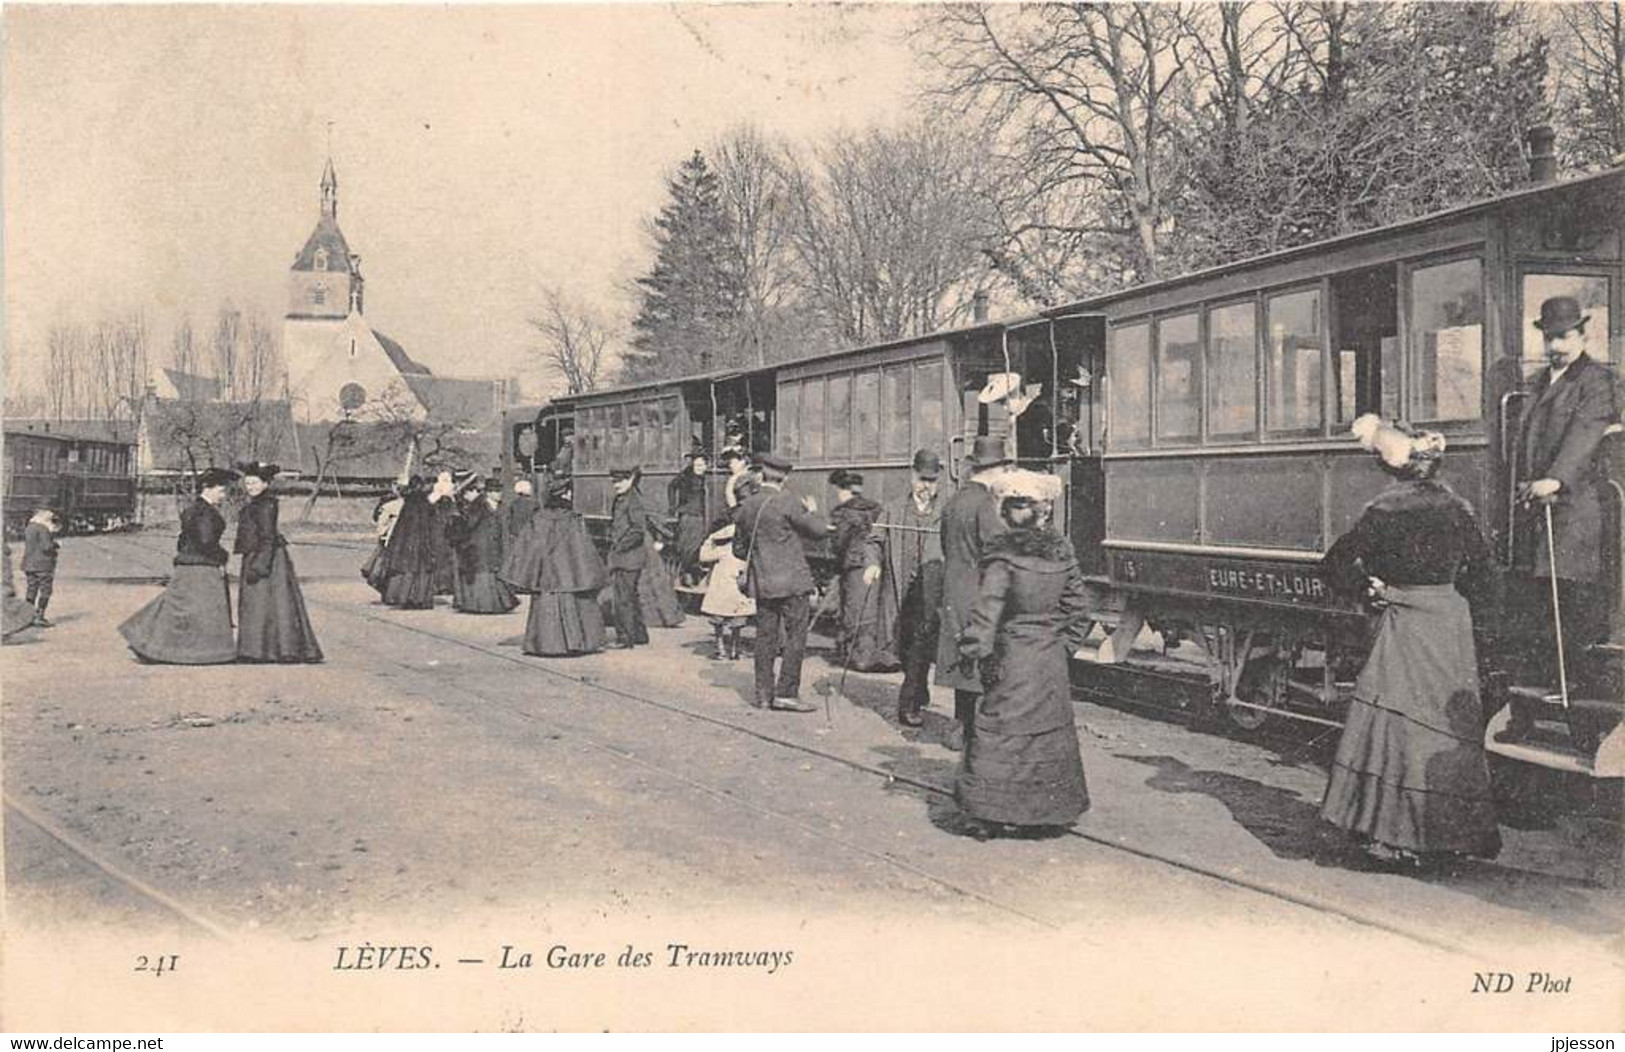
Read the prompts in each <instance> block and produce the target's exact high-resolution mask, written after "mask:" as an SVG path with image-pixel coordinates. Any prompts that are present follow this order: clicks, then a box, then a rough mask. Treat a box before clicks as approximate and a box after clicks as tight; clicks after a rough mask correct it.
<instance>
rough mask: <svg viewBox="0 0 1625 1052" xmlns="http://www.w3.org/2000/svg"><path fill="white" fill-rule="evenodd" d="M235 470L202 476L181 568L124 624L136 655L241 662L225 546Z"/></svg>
mask: <svg viewBox="0 0 1625 1052" xmlns="http://www.w3.org/2000/svg"><path fill="white" fill-rule="evenodd" d="M237 478H238V475H237V473H236V472H235V471H228V470H226V469H225V468H209V469H208V470H206V471H204V472H203V473H202V474H200V475H199V476H198V478H197V499H196V500H194V501H193V502H192V503H191V504H190V505H189V506H188V507H187V508H186V510H185V511H183V512H181V532H180V537H179V539H178V540H176V542H175V566H174V569H173V571H172V572H171V573H170V575H169V581H168V583H167V584H165V585H164V590H163V591H162V592H160V593H158V595H157V597H156V598H154V599H153V600H152V602H150V603H148V604H147V605H146V606H143V607H142V608H141V609H140V610H137V611H136V612H135V613H133V614H131V615H130V616H129V617H128V618H127V619H125V621H124V623H123V624H121V625H119V626H118V630H119V634H120V635H122V636H123V637H124V640H125V642H126V643H128V644H129V646H130V649H131V650H132V651H134V652H135V655H136V657H138V658H140V659H141V660H142V661H149V662H155V663H159V664H166V665H225V664H229V663H231V662H233V661H236V660H237V640H236V639H235V638H234V637H233V636H232V632H231V586H230V585H228V584H227V583H226V563H227V562H228V561H229V560H230V558H231V557H230V556H229V555H227V554H226V549H225V548H223V547H221V545H220V538H222V537H223V536H225V533H226V519H225V516H224V515H222V514H220V505H221V504H223V503H224V502H225V499H226V487H228V486H230V485H231V484H232V483H233V482H235V481H236V480H237Z"/></svg>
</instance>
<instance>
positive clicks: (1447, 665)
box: [1320, 414, 1501, 865]
mask: <svg viewBox="0 0 1625 1052" xmlns="http://www.w3.org/2000/svg"><path fill="white" fill-rule="evenodd" d="M1353 431H1354V434H1355V436H1356V437H1357V438H1358V439H1359V440H1360V443H1361V445H1363V446H1364V447H1365V448H1366V449H1368V450H1370V451H1372V452H1373V453H1375V454H1377V456H1378V457H1380V458H1381V461H1382V467H1383V470H1384V471H1386V472H1387V473H1388V474H1390V475H1392V476H1394V479H1395V481H1394V482H1393V483H1392V484H1390V485H1389V487H1388V488H1387V489H1385V490H1384V491H1383V492H1382V493H1379V494H1378V495H1377V496H1376V498H1375V499H1373V500H1372V501H1371V503H1369V504H1367V505H1366V507H1365V510H1364V511H1363V512H1362V514H1361V515H1360V518H1359V521H1357V522H1356V523H1355V524H1354V527H1353V529H1351V530H1349V531H1348V532H1347V533H1345V534H1344V535H1343V536H1342V537H1340V538H1338V540H1337V542H1336V543H1335V544H1333V545H1332V547H1331V549H1330V550H1329V551H1328V552H1327V553H1326V556H1325V558H1324V560H1323V561H1322V566H1323V567H1324V568H1325V571H1326V576H1327V580H1328V582H1329V583H1330V584H1331V586H1332V588H1333V589H1334V590H1335V591H1337V592H1338V593H1340V594H1342V595H1344V596H1347V597H1349V598H1352V599H1359V600H1364V601H1365V602H1366V603H1367V604H1369V605H1370V606H1371V607H1372V608H1374V609H1375V610H1376V611H1377V614H1378V622H1377V631H1376V637H1375V639H1374V640H1373V642H1372V646H1371V653H1370V656H1369V657H1367V658H1366V663H1365V667H1364V668H1362V669H1361V670H1360V675H1359V679H1358V680H1357V681H1356V683H1355V685H1354V696H1353V698H1352V701H1351V704H1350V706H1349V713H1348V718H1347V720H1346V721H1345V722H1344V725H1343V734H1342V737H1341V738H1340V739H1339V741H1338V745H1337V755H1336V758H1335V759H1334V760H1333V761H1332V773H1331V779H1330V781H1329V783H1328V784H1327V786H1326V798H1325V801H1324V802H1323V803H1322V804H1321V808H1320V814H1321V817H1322V818H1324V819H1326V820H1327V821H1328V822H1330V823H1332V824H1333V825H1335V826H1338V827H1339V828H1341V829H1345V830H1348V831H1349V832H1350V833H1352V834H1354V835H1355V836H1356V837H1357V838H1359V840H1360V841H1361V842H1362V844H1363V846H1365V847H1366V848H1367V850H1369V851H1370V852H1371V854H1373V855H1375V856H1376V857H1378V858H1379V859H1382V860H1383V861H1385V862H1389V863H1393V864H1404V865H1412V864H1417V863H1420V862H1423V861H1426V860H1428V859H1430V858H1439V857H1441V856H1448V855H1453V854H1469V855H1481V856H1485V857H1491V856H1494V855H1495V853H1496V852H1497V851H1498V850H1500V846H1501V834H1500V829H1499V827H1498V825H1497V823H1496V817H1495V805H1494V803H1493V801H1492V800H1491V797H1490V782H1489V768H1488V765H1487V763H1486V760H1485V757H1484V745H1483V741H1484V739H1483V734H1484V717H1483V710H1482V708H1481V706H1480V702H1479V693H1478V661H1477V657H1476V654H1475V652H1474V647H1473V622H1472V616H1471V612H1470V610H1469V608H1468V603H1467V598H1465V597H1466V596H1474V597H1476V596H1477V595H1480V594H1482V593H1483V592H1484V591H1485V590H1486V588H1487V587H1488V586H1489V585H1490V584H1491V583H1492V580H1493V577H1492V575H1493V570H1492V568H1491V558H1490V551H1489V545H1488V544H1487V543H1486V541H1485V540H1484V535H1483V533H1482V532H1481V531H1480V529H1479V526H1478V521H1477V520H1476V519H1475V518H1474V516H1473V512H1472V509H1471V508H1470V507H1469V506H1468V505H1467V502H1466V501H1464V500H1462V499H1461V498H1460V497H1459V496H1457V495H1456V494H1455V492H1454V491H1452V490H1451V489H1450V487H1449V486H1447V485H1445V484H1444V483H1443V482H1440V481H1439V480H1437V479H1436V478H1435V477H1434V476H1435V474H1436V473H1437V472H1438V470H1439V466H1440V461H1441V457H1442V454H1443V452H1444V445H1445V442H1444V438H1443V437H1442V436H1440V435H1437V434H1434V433H1432V432H1421V433H1419V434H1411V433H1407V432H1405V431H1401V430H1398V429H1396V428H1393V427H1390V426H1388V425H1386V424H1384V423H1382V421H1380V420H1379V419H1378V418H1377V417H1376V416H1374V415H1371V414H1366V415H1365V416H1362V417H1360V418H1359V419H1358V420H1356V421H1355V422H1354V428H1353Z"/></svg>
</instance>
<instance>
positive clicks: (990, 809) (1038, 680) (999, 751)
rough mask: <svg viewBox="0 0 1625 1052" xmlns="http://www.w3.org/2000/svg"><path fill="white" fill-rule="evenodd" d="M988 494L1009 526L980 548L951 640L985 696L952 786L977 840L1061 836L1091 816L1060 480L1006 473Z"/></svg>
mask: <svg viewBox="0 0 1625 1052" xmlns="http://www.w3.org/2000/svg"><path fill="white" fill-rule="evenodd" d="M989 489H990V490H991V494H992V496H993V498H994V499H995V500H996V501H997V502H998V508H999V515H1000V517H1001V518H1002V519H1003V521H1004V524H1005V526H1006V530H1005V532H1003V533H1001V534H999V535H997V536H994V537H990V538H989V539H988V542H987V545H986V547H985V548H984V550H983V555H982V571H981V577H980V583H979V586H978V588H977V595H976V600H975V603H974V604H973V605H972V607H971V609H970V612H969V616H968V617H967V619H966V622H965V626H964V629H963V631H962V632H961V633H960V636H959V654H960V657H961V658H962V659H963V661H964V662H965V663H967V664H969V663H972V662H974V663H975V664H976V670H977V673H978V675H979V677H980V679H981V685H982V690H983V692H982V696H981V698H980V699H979V700H978V701H977V703H976V706H975V710H974V712H973V713H972V717H971V718H972V720H973V721H974V722H973V725H972V728H971V733H969V734H968V735H966V738H965V751H964V755H963V757H962V759H961V760H960V765H959V774H958V777H957V779H956V780H955V783H954V795H955V798H956V799H957V800H958V802H959V806H960V808H961V809H962V810H963V811H964V813H965V815H966V817H967V818H968V819H970V822H971V825H970V828H969V832H970V833H971V834H972V835H973V836H977V837H979V838H980V837H986V836H989V835H994V834H996V833H999V832H1011V833H1019V832H1022V831H1041V830H1046V829H1049V830H1059V829H1062V828H1065V827H1067V826H1070V825H1072V824H1073V823H1074V822H1076V821H1077V819H1078V816H1079V815H1081V814H1083V812H1084V811H1086V810H1088V808H1089V790H1088V787H1087V785H1086V784H1085V782H1084V776H1083V759H1082V756H1081V755H1080V753H1079V750H1078V731H1077V724H1076V723H1075V717H1074V715H1073V711H1072V688H1071V680H1070V678H1069V674H1068V669H1069V667H1070V664H1071V657H1072V654H1073V652H1074V651H1075V650H1077V648H1078V647H1079V646H1081V645H1082V643H1083V639H1084V637H1085V636H1086V635H1087V634H1088V632H1089V627H1090V624H1091V622H1090V619H1089V614H1088V598H1087V595H1086V593H1085V592H1084V584H1083V573H1082V571H1081V570H1079V569H1078V560H1077V557H1076V555H1075V554H1074V553H1073V551H1072V544H1071V542H1070V541H1068V540H1067V539H1066V538H1065V537H1063V536H1061V534H1059V533H1058V532H1056V531H1055V529H1054V528H1053V527H1052V526H1051V519H1052V517H1053V515H1054V505H1055V501H1056V500H1057V499H1059V498H1060V496H1061V480H1060V479H1058V478H1056V477H1055V476H1053V475H1045V474H1040V473H1039V472H1034V471H1023V470H1012V471H1008V472H1003V473H1001V474H999V475H998V476H996V477H994V478H993V479H992V480H990V483H989Z"/></svg>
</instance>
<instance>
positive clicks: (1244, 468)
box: [1067, 169, 1625, 773]
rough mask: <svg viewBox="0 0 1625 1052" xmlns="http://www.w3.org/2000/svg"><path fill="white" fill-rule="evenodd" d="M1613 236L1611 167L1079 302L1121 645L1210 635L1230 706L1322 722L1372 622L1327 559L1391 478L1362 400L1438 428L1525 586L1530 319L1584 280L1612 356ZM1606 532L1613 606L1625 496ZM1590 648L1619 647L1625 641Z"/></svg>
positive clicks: (1622, 199)
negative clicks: (1100, 320)
mask: <svg viewBox="0 0 1625 1052" xmlns="http://www.w3.org/2000/svg"><path fill="white" fill-rule="evenodd" d="M1622 248H1625V170H1619V169H1615V170H1611V171H1607V172H1603V173H1600V174H1597V175H1592V176H1588V177H1585V178H1580V179H1575V180H1571V181H1568V182H1564V183H1547V184H1542V185H1535V186H1531V187H1528V188H1525V189H1521V190H1518V191H1515V192H1512V193H1507V194H1504V195H1502V196H1500V197H1497V198H1493V199H1490V200H1486V201H1480V202H1477V203H1473V204H1470V205H1466V206H1463V207H1458V208H1454V209H1450V210H1448V211H1445V212H1441V213H1438V214H1435V215H1430V216H1426V217H1423V218H1419V219H1416V220H1413V221H1409V222H1404V223H1399V224H1395V225H1393V226H1389V227H1384V228H1381V229H1376V230H1371V231H1367V232H1364V233H1359V234H1354V235H1350V236H1346V237H1341V238H1337V239H1334V240H1331V241H1325V242H1321V243H1318V244H1312V245H1306V246H1303V247H1300V248H1295V249H1291V250H1288V251H1283V252H1278V253H1275V254H1273V255H1269V256H1265V257H1262V258H1258V259H1253V260H1248V261H1245V262H1240V263H1236V264H1233V265H1229V266H1223V267H1218V268H1215V269H1212V270H1208V271H1204V272H1201V273H1196V274H1192V275H1189V276H1185V277H1179V278H1174V279H1170V280H1165V281H1159V282H1156V283H1152V284H1147V285H1142V286H1139V287H1135V288H1130V289H1125V290H1123V291H1120V292H1116V293H1113V294H1110V295H1105V296H1099V297H1095V298H1092V299H1090V300H1087V301H1084V302H1081V303H1077V304H1073V305H1071V306H1070V307H1068V308H1067V310H1068V312H1070V313H1074V314H1078V313H1089V314H1099V315H1103V316H1104V318H1105V320H1106V340H1105V356H1104V383H1103V384H1100V385H1098V387H1097V389H1096V400H1097V403H1098V404H1097V408H1098V409H1099V410H1102V411H1103V422H1102V423H1103V426H1102V439H1103V445H1104V452H1103V455H1102V458H1101V466H1102V471H1101V478H1100V484H1099V485H1098V486H1097V487H1096V488H1095V489H1094V490H1093V491H1090V490H1088V489H1086V488H1084V487H1078V486H1075V487H1074V501H1075V503H1077V502H1085V503H1089V502H1098V503H1099V504H1100V505H1101V506H1103V507H1104V508H1105V531H1104V532H1105V536H1104V539H1103V542H1102V545H1101V547H1102V550H1103V553H1104V566H1103V571H1104V572H1103V573H1102V574H1101V576H1100V577H1099V578H1098V579H1097V580H1096V584H1097V586H1098V593H1099V596H1100V601H1101V607H1102V612H1103V616H1105V615H1106V614H1108V613H1109V614H1111V615H1112V616H1116V617H1119V618H1121V620H1122V627H1121V629H1120V631H1119V632H1118V634H1117V636H1116V637H1114V640H1113V643H1114V647H1113V648H1112V649H1115V650H1116V651H1117V656H1119V657H1121V656H1122V652H1123V650H1125V649H1126V646H1125V644H1126V643H1127V641H1128V639H1129V638H1130V637H1131V636H1132V635H1133V634H1134V633H1135V632H1136V631H1137V630H1138V628H1139V625H1140V623H1141V622H1142V621H1149V622H1151V623H1152V624H1153V626H1154V627H1158V628H1160V629H1162V630H1163V632H1164V633H1165V635H1168V636H1172V637H1174V638H1176V639H1177V638H1180V637H1184V638H1186V639H1190V640H1193V641H1195V642H1198V643H1199V644H1200V645H1201V647H1202V650H1203V652H1204V653H1205V654H1206V655H1207V659H1208V662H1209V666H1210V675H1211V678H1212V682H1213V685H1214V688H1215V694H1216V696H1217V698H1218V699H1219V700H1220V702H1221V703H1222V704H1223V706H1224V708H1225V710H1226V711H1227V712H1228V714H1229V715H1230V716H1231V718H1233V719H1234V720H1235V721H1236V722H1237V723H1239V724H1242V725H1244V726H1249V727H1251V726H1257V725H1258V724H1259V723H1260V722H1261V721H1262V720H1264V719H1266V718H1268V717H1269V716H1270V715H1272V714H1284V715H1294V716H1299V717H1302V718H1308V719H1314V720H1319V721H1324V722H1331V723H1334V724H1335V722H1336V721H1337V719H1338V717H1339V714H1340V702H1341V692H1342V687H1343V685H1344V684H1346V682H1347V681H1348V680H1351V679H1352V677H1353V673H1354V671H1355V670H1356V669H1357V668H1358V665H1359V661H1360V657H1361V651H1362V648H1363V646H1364V645H1365V640H1366V630H1367V624H1366V617H1365V615H1364V614H1363V612H1362V611H1360V610H1358V609H1354V608H1351V607H1347V606H1344V605H1341V604H1340V603H1339V602H1338V601H1337V600H1336V599H1335V598H1334V597H1333V595H1332V593H1331V591H1330V589H1329V588H1328V587H1327V585H1326V582H1325V581H1324V579H1323V578H1322V577H1321V574H1320V570H1319V562H1320V559H1321V556H1322V554H1323V553H1324V552H1325V551H1326V549H1327V548H1328V547H1329V545H1330V544H1331V542H1332V541H1333V540H1335V539H1336V538H1337V537H1338V536H1339V535H1340V534H1341V533H1342V532H1344V531H1345V530H1346V529H1347V528H1349V527H1350V526H1351V525H1352V524H1353V522H1354V520H1355V519H1356V518H1357V517H1358V515H1359V514H1360V511H1361V509H1362V507H1363V506H1364V505H1365V503H1366V502H1367V501H1368V500H1369V499H1370V498H1371V497H1372V496H1374V495H1375V494H1376V493H1377V492H1378V491H1379V490H1380V489H1381V488H1382V487H1383V486H1384V485H1385V484H1386V481H1387V479H1386V477H1385V476H1384V475H1383V474H1382V472H1381V471H1380V470H1379V469H1378V467H1377V465H1376V463H1375V462H1374V460H1373V458H1372V457H1371V456H1369V455H1367V454H1365V453H1364V452H1362V451H1361V450H1360V449H1359V448H1358V447H1357V445H1356V443H1355V442H1354V441H1353V440H1352V439H1351V438H1350V437H1349V425H1350V423H1351V422H1352V421H1353V420H1354V418H1355V417H1356V416H1358V415H1359V414H1362V413H1367V412H1373V413H1379V414H1381V415H1382V416H1384V417H1386V418H1390V419H1394V418H1398V419H1401V420H1404V421H1408V422H1411V423H1414V424H1416V425H1420V426H1425V427H1427V428H1430V429H1434V430H1438V431H1440V432H1443V433H1444V434H1445V435H1446V436H1447V438H1448V441H1449V452H1448V453H1447V454H1446V461H1445V465H1446V466H1445V475H1444V477H1445V478H1446V479H1447V481H1448V482H1449V483H1450V484H1451V485H1452V486H1453V487H1454V488H1455V489H1456V491H1457V492H1458V493H1460V494H1461V495H1462V496H1463V497H1465V498H1466V499H1467V500H1469V501H1470V502H1471V503H1472V504H1473V505H1474V507H1475V508H1476V509H1477V511H1478V514H1479V517H1480V520H1481V522H1482V523H1483V525H1484V527H1485V528H1486V530H1487V532H1488V533H1489V535H1490V537H1491V540H1492V543H1493V544H1494V546H1495V548H1496V550H1497V552H1498V553H1499V554H1500V557H1501V559H1502V561H1503V563H1504V564H1505V567H1506V570H1507V577H1506V581H1507V585H1508V588H1507V591H1508V592H1509V593H1510V594H1512V595H1513V596H1517V595H1519V594H1520V593H1521V594H1528V590H1529V589H1530V588H1532V587H1537V586H1536V585H1535V583H1534V582H1533V581H1531V579H1530V578H1529V576H1528V574H1529V555H1530V548H1531V544H1530V542H1531V541H1532V538H1531V537H1528V536H1526V535H1525V534H1526V533H1527V532H1528V531H1527V529H1526V528H1525V527H1524V526H1523V525H1521V518H1520V516H1518V515H1517V514H1515V510H1516V509H1515V506H1514V502H1515V484H1516V482H1517V481H1518V475H1517V471H1518V466H1519V465H1518V450H1519V449H1520V439H1521V432H1520V427H1519V424H1520V419H1521V411H1522V409H1523V407H1524V405H1525V404H1526V402H1527V397H1528V394H1527V392H1528V385H1529V382H1530V381H1531V380H1532V379H1533V378H1534V377H1535V376H1536V375H1537V374H1538V373H1539V371H1540V368H1541V367H1542V365H1543V349H1542V344H1541V334H1540V332H1539V331H1538V330H1537V329H1535V327H1534V325H1533V321H1534V320H1535V318H1536V317H1538V313H1539V309H1540V304H1541V301H1542V300H1544V299H1546V298H1547V297H1550V296H1553V295H1559V294H1562V295H1572V296H1576V297H1578V298H1579V299H1580V301H1581V302H1582V303H1583V304H1584V305H1585V309H1586V310H1587V311H1588V312H1589V313H1590V314H1591V316H1592V326H1591V330H1590V331H1591V334H1592V338H1591V341H1590V342H1591V354H1592V356H1593V357H1594V358H1596V359H1598V360H1600V361H1604V362H1606V363H1607V364H1609V365H1610V366H1611V367H1615V366H1617V364H1618V362H1619V361H1620V358H1621V356H1622V353H1625V349H1622V342H1625V341H1622V337H1621V333H1622V328H1625V310H1622V309H1621V306H1622V300H1621V296H1622V293H1625V289H1622V283H1625V266H1622ZM1616 481H1617V480H1616ZM1614 493H1615V494H1616V497H1617V496H1618V495H1619V491H1618V487H1617V485H1616V486H1615V488H1614ZM1610 530H1611V534H1610V536H1611V540H1610V542H1609V547H1610V549H1611V551H1612V553H1613V554H1614V555H1615V558H1614V560H1613V575H1614V576H1613V581H1612V592H1613V596H1614V599H1615V601H1616V609H1617V601H1618V599H1619V597H1620V595H1621V579H1620V576H1619V559H1618V558H1617V555H1618V552H1619V548H1620V545H1619V516H1618V514H1617V509H1616V514H1615V515H1614V518H1613V521H1612V523H1611V525H1610ZM1518 606H1519V604H1517V603H1507V604H1504V605H1503V606H1502V607H1501V608H1499V609H1497V610H1494V611H1488V612H1485V613H1487V616H1485V617H1482V618H1481V621H1482V622H1483V623H1482V625H1481V628H1482V630H1483V633H1484V636H1483V640H1482V643H1483V645H1482V647H1481V649H1482V650H1483V651H1484V652H1485V653H1486V654H1487V655H1494V654H1498V653H1500V652H1501V651H1502V650H1503V647H1502V645H1501V644H1502V643H1503V642H1504V641H1505V640H1507V639H1509V638H1512V637H1515V636H1518V635H1525V636H1527V634H1528V633H1530V632H1535V631H1539V630H1540V629H1539V627H1538V626H1535V625H1531V624H1530V623H1529V622H1528V620H1527V618H1526V617H1521V616H1520V614H1519V612H1518V609H1517V607H1518ZM1616 623H1617V618H1616ZM1617 634H1618V633H1617V632H1616V636H1617ZM1616 642H1617V639H1616ZM1597 657H1598V658H1599V660H1608V661H1612V662H1614V663H1615V664H1617V662H1618V657H1619V650H1618V647H1617V646H1615V647H1614V648H1613V649H1612V651H1611V652H1604V653H1599V654H1598V655H1597ZM1502 671H1504V672H1505V673H1506V675H1507V676H1508V677H1510V678H1511V679H1512V680H1517V679H1518V678H1519V677H1521V676H1526V675H1527V670H1524V669H1516V668H1504V669H1503V670H1502ZM1083 674H1085V675H1086V674H1087V670H1084V671H1083ZM1616 682H1617V680H1616ZM1539 689H1540V690H1542V691H1543V690H1544V689H1545V687H1544V685H1542V686H1541V687H1540V688H1539ZM1525 758H1530V757H1525ZM1570 760H1573V762H1574V763H1575V764H1576V765H1577V766H1580V767H1588V766H1589V765H1590V764H1591V763H1592V759H1591V758H1587V757H1578V758H1576V757H1571V758H1570ZM1563 762H1569V761H1567V760H1565V761H1563ZM1598 762H1599V763H1600V762H1601V761H1600V759H1599V761H1598ZM1610 762H1612V763H1615V764H1617V763H1618V762H1619V761H1618V758H1616V759H1615V760H1613V761H1610ZM1614 773H1620V772H1614Z"/></svg>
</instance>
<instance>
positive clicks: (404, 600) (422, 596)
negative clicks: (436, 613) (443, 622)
mask: <svg viewBox="0 0 1625 1052" xmlns="http://www.w3.org/2000/svg"><path fill="white" fill-rule="evenodd" d="M373 587H374V588H377V589H378V594H379V596H380V597H381V598H382V599H383V600H384V605H385V606H393V607H398V608H399V609H401V610H432V609H434V571H433V570H419V571H417V572H416V573H394V574H390V575H389V576H388V577H387V578H385V579H384V581H383V583H382V586H380V585H379V584H377V583H374V584H373Z"/></svg>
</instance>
